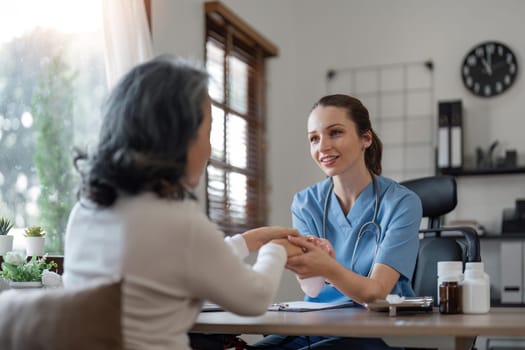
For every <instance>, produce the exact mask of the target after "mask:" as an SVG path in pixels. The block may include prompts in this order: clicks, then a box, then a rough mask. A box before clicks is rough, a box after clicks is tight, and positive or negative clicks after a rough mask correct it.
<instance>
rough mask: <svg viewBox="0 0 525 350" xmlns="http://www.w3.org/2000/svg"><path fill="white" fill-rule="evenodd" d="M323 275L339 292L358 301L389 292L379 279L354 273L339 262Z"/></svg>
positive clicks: (367, 300) (366, 300) (384, 296)
mask: <svg viewBox="0 0 525 350" xmlns="http://www.w3.org/2000/svg"><path fill="white" fill-rule="evenodd" d="M325 277H326V278H327V280H329V281H330V282H331V283H332V284H333V285H334V286H335V287H336V288H337V289H338V290H339V291H340V292H341V293H343V294H345V295H347V296H348V297H350V298H351V299H352V300H354V301H356V302H358V303H370V302H372V301H374V300H376V299H384V298H386V296H387V295H388V293H389V291H388V290H386V288H385V287H384V286H383V285H382V284H381V283H380V282H379V281H377V280H374V279H371V278H368V277H364V276H361V275H359V274H356V273H355V272H353V271H350V270H348V269H346V268H345V267H344V266H343V265H340V264H337V267H336V268H333V269H331V271H329V272H328V273H326V274H325Z"/></svg>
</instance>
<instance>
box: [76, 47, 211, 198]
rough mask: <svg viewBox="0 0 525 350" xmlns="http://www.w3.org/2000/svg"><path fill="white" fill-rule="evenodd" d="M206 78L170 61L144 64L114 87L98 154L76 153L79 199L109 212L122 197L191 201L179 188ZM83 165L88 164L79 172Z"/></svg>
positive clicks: (186, 65) (192, 68)
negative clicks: (144, 194)
mask: <svg viewBox="0 0 525 350" xmlns="http://www.w3.org/2000/svg"><path fill="white" fill-rule="evenodd" d="M207 86H208V74H207V73H206V71H205V70H204V69H203V68H202V67H198V66H196V65H195V64H192V63H190V62H186V61H182V60H177V59H175V58H173V57H171V56H160V57H157V58H155V59H153V60H151V61H148V62H146V63H143V64H140V65H138V66H136V67H135V68H133V69H132V70H131V71H130V72H129V73H127V74H126V75H125V76H124V77H123V78H122V79H121V80H120V81H119V83H118V84H117V85H116V86H115V88H114V89H113V91H112V93H111V94H110V96H109V98H108V99H107V101H106V103H105V105H104V108H103V120H102V126H101V129H100V134H99V141H98V144H97V146H96V149H95V152H94V153H93V154H92V155H88V154H86V153H85V152H77V154H76V156H75V160H74V163H75V167H76V168H77V170H78V171H79V173H80V174H81V177H82V187H81V189H80V194H81V195H84V196H86V197H87V198H89V199H91V200H92V201H94V202H95V203H97V204H98V205H102V206H111V205H112V204H113V203H114V202H115V201H116V199H117V197H118V195H119V193H127V194H137V193H139V192H142V191H151V192H154V193H156V194H157V195H158V196H159V197H164V198H166V197H167V198H175V199H181V198H184V197H186V196H187V195H189V196H190V197H192V198H195V197H194V196H193V195H192V194H191V193H189V192H188V191H187V190H186V189H185V187H184V185H183V184H182V183H181V182H180V180H181V178H182V177H183V176H184V174H185V171H186V158H187V153H188V146H189V145H190V142H191V141H192V140H193V139H194V138H195V137H196V135H197V131H198V128H199V126H200V124H201V122H202V120H203V114H202V104H203V102H204V100H205V98H206V96H207ZM79 161H86V162H85V163H86V166H85V167H81V166H80V165H79Z"/></svg>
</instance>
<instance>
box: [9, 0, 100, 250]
mask: <svg viewBox="0 0 525 350" xmlns="http://www.w3.org/2000/svg"><path fill="white" fill-rule="evenodd" d="M0 13H2V14H4V16H2V18H3V19H2V21H3V22H2V31H1V33H0V149H1V150H2V151H1V152H0V215H1V216H6V217H8V218H9V219H11V220H12V221H14V222H15V226H16V229H14V230H13V231H14V234H15V249H16V247H17V245H18V247H19V248H20V247H22V248H21V249H23V243H18V244H17V241H19V240H20V239H22V237H21V233H22V232H23V229H24V228H27V227H29V226H41V227H42V228H43V229H44V230H45V231H46V232H47V235H46V251H47V252H49V253H62V251H63V237H64V231H65V226H66V222H67V218H68V215H69V211H70V209H71V207H72V205H73V203H74V201H75V199H76V190H77V184H78V176H77V175H76V173H75V172H74V171H73V165H72V157H71V156H72V154H71V150H72V147H73V146H87V145H88V144H92V143H93V141H94V140H95V138H96V135H97V132H98V126H99V116H100V112H99V108H100V105H101V102H102V99H103V97H104V96H105V95H106V92H107V87H106V78H105V71H104V54H103V37H102V11H101V8H100V3H99V2H97V1H92V0H76V1H68V0H46V1H42V0H17V1H3V2H1V3H0ZM7 14H8V15H7ZM19 236H20V237H19Z"/></svg>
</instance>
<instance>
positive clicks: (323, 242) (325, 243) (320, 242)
mask: <svg viewBox="0 0 525 350" xmlns="http://www.w3.org/2000/svg"><path fill="white" fill-rule="evenodd" d="M305 237H306V241H307V242H311V243H313V244H315V245H316V246H318V247H319V248H321V249H322V250H324V251H325V252H327V253H328V255H330V256H331V257H332V258H335V253H334V247H333V246H332V243H330V241H329V240H327V239H326V238H319V237H317V236H314V235H308V236H305Z"/></svg>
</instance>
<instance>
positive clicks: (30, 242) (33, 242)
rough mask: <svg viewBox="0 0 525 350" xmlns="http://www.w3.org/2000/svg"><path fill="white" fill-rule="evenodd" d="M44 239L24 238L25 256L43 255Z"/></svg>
mask: <svg viewBox="0 0 525 350" xmlns="http://www.w3.org/2000/svg"><path fill="white" fill-rule="evenodd" d="M44 243H45V237H26V255H27V256H33V255H36V256H42V255H44Z"/></svg>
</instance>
